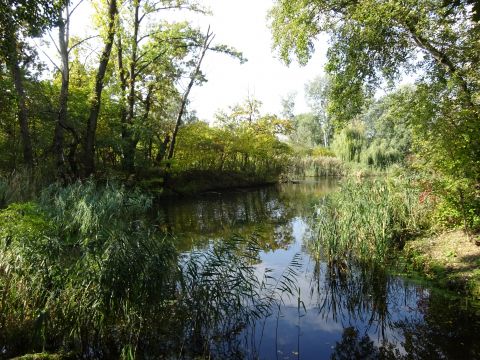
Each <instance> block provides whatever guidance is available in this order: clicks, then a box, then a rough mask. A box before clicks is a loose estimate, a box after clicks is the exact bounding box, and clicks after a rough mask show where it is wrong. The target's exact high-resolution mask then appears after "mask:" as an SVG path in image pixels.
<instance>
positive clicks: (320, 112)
mask: <svg viewBox="0 0 480 360" xmlns="http://www.w3.org/2000/svg"><path fill="white" fill-rule="evenodd" d="M329 92H330V79H329V78H328V76H317V77H316V78H315V79H313V80H311V81H309V82H308V83H307V84H305V97H306V100H307V104H308V106H309V107H310V109H311V110H312V112H313V113H314V114H315V116H316V118H317V119H318V121H319V123H320V124H319V125H320V128H321V129H322V134H323V146H325V147H328V145H329V143H330V137H331V135H332V124H331V121H330V116H329V114H328V105H329V97H330V94H329Z"/></svg>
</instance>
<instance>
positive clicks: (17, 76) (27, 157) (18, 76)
mask: <svg viewBox="0 0 480 360" xmlns="http://www.w3.org/2000/svg"><path fill="white" fill-rule="evenodd" d="M9 37H10V39H9V40H10V53H9V54H8V57H7V61H8V62H9V64H8V65H9V68H10V72H11V76H12V78H13V84H14V87H15V92H16V93H17V94H16V95H17V103H18V109H17V110H18V122H19V124H20V134H21V137H22V145H23V161H24V162H25V164H26V165H27V166H28V167H29V168H33V150H32V141H31V137H30V130H29V127H28V110H27V104H26V95H25V88H24V86H23V78H22V70H21V69H20V60H19V56H18V55H19V54H18V51H19V50H18V40H17V36H16V34H15V30H14V29H12V30H11V31H10V33H9Z"/></svg>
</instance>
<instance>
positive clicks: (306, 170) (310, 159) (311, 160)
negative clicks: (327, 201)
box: [289, 153, 346, 177]
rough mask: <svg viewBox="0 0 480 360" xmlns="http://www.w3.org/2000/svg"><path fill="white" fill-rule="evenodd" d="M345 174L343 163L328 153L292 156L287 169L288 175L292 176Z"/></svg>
mask: <svg viewBox="0 0 480 360" xmlns="http://www.w3.org/2000/svg"><path fill="white" fill-rule="evenodd" d="M345 174H346V168H345V165H344V163H343V162H342V161H341V160H340V159H338V158H336V157H334V156H331V154H330V153H327V155H312V156H301V157H298V158H294V160H293V161H292V165H291V167H290V169H289V175H292V176H294V177H305V176H313V177H325V176H344V175H345Z"/></svg>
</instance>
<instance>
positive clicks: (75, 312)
mask: <svg viewBox="0 0 480 360" xmlns="http://www.w3.org/2000/svg"><path fill="white" fill-rule="evenodd" d="M152 211H153V209H152V207H151V199H150V198H149V197H148V196H145V195H143V194H141V193H140V192H138V191H127V190H126V189H125V188H123V187H121V186H117V185H114V184H107V185H104V186H97V185H95V184H94V183H90V182H87V183H84V184H80V183H78V184H73V185H70V186H68V187H66V188H61V187H51V188H49V189H47V190H45V191H44V192H43V193H42V195H41V196H40V198H39V200H38V201H37V202H36V203H35V202H29V203H23V204H11V205H10V206H8V208H6V209H5V210H3V211H0V224H2V226H1V227H0V250H1V251H0V344H5V347H4V348H3V350H2V351H3V352H4V355H5V356H7V357H12V356H16V355H20V354H22V353H25V352H40V351H47V352H58V351H61V350H63V351H65V352H67V353H68V354H71V355H72V356H77V357H82V358H158V357H159V356H167V355H166V354H168V356H171V357H173V358H175V357H195V356H217V357H220V358H221V357H227V358H228V357H231V356H233V355H234V354H238V353H239V352H241V350H242V349H241V346H240V345H241V344H240V343H239V342H238V341H237V336H238V335H239V334H240V333H245V332H246V331H248V329H249V328H250V327H251V326H254V323H255V321H256V320H258V319H259V318H261V317H265V316H268V315H269V314H270V313H271V311H272V310H271V309H272V308H275V307H277V304H278V303H279V301H281V295H282V293H284V292H290V293H293V292H294V290H292V289H293V286H294V285H293V284H294V281H293V278H292V277H293V276H294V275H295V271H294V270H292V269H293V268H294V267H295V266H297V264H296V263H294V264H292V269H290V270H289V271H287V272H286V273H285V274H284V276H283V277H282V278H281V279H279V280H278V281H277V282H273V281H270V280H271V278H269V276H268V273H267V275H266V276H265V277H264V278H262V277H261V276H258V274H257V273H256V270H255V264H256V263H257V261H258V260H257V259H258V258H257V257H258V253H259V252H260V248H261V247H260V245H259V243H258V242H257V241H255V239H250V240H246V239H242V238H239V237H236V238H233V239H231V240H229V241H227V240H226V241H222V242H218V243H216V244H213V245H211V246H210V248H209V249H207V250H205V251H194V252H192V253H191V254H189V255H188V256H187V255H183V256H181V255H180V254H179V253H178V252H177V251H176V249H175V246H174V239H173V238H172V237H171V236H169V235H166V234H163V233H160V232H159V231H158V230H157V227H156V226H154V225H152V224H151V218H150V217H149V213H150V212H152ZM278 294H279V295H278ZM232 344H233V345H232ZM235 344H236V345H235Z"/></svg>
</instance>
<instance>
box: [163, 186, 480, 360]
mask: <svg viewBox="0 0 480 360" xmlns="http://www.w3.org/2000/svg"><path fill="white" fill-rule="evenodd" d="M336 188H337V183H336V182H335V181H326V180H324V181H320V182H315V181H310V182H309V181H305V182H301V183H299V184H287V185H279V186H276V187H266V188H260V189H249V190H238V191H234V192H225V193H219V192H211V193H208V194H204V195H202V196H199V197H197V198H193V199H180V200H179V199H172V200H169V201H167V202H166V203H163V204H162V205H161V207H160V208H159V215H160V219H161V221H160V222H159V223H160V224H162V225H161V226H163V227H164V231H167V232H168V233H170V234H173V235H174V236H175V238H176V242H177V247H178V248H179V249H180V251H181V252H182V253H183V254H184V255H185V256H189V254H191V253H192V252H195V253H199V252H200V253H201V252H202V251H207V250H208V249H210V248H211V247H212V244H215V243H218V242H222V241H223V239H226V238H229V237H232V236H235V235H238V236H241V237H242V238H248V237H251V236H254V237H255V238H256V239H257V243H258V244H259V247H260V249H259V253H258V254H257V255H258V256H257V257H256V260H255V261H254V262H255V264H254V269H255V274H256V275H257V276H258V277H259V278H262V277H264V276H265V274H268V275H269V276H271V278H272V279H273V280H272V281H273V284H274V287H275V286H276V287H275V289H276V295H275V296H276V302H275V304H276V305H275V306H273V307H272V308H271V309H270V311H269V314H268V316H266V317H260V318H258V319H256V321H255V322H254V323H253V324H250V325H248V326H245V328H244V329H242V330H241V331H238V333H237V334H236V335H235V336H234V337H233V339H232V337H231V336H230V337H229V339H228V340H226V339H216V340H215V341H213V342H216V346H214V344H213V343H212V347H211V349H212V356H213V357H218V358H233V357H235V358H260V359H478V358H480V307H478V306H477V305H475V304H471V303H470V302H468V301H466V300H465V299H461V298H454V297H452V296H447V295H446V294H445V293H443V292H441V291H436V290H435V289H431V288H429V287H428V286H427V287H426V286H425V285H420V284H417V283H414V282H411V281H409V280H406V279H403V278H401V277H397V276H391V275H389V274H388V273H386V272H385V271H382V270H379V269H375V267H374V266H373V265H372V266H369V267H368V269H366V268H365V267H364V266H362V267H360V266H358V265H355V264H343V263H342V264H327V263H326V262H323V261H315V260H314V259H313V258H312V257H310V255H309V251H308V242H309V241H311V239H312V238H314V237H315V234H313V233H312V230H311V227H310V221H311V220H310V216H311V214H312V213H313V211H314V206H315V204H316V203H318V201H319V199H321V198H322V197H323V196H326V195H327V194H328V193H329V192H331V191H334V190H335V189H336ZM289 270H292V271H290V272H289ZM285 278H288V279H290V280H292V281H291V282H288V284H289V286H288V291H287V290H286V289H285V287H282V286H281V283H282V279H283V280H285ZM275 284H276V285H275ZM232 311H235V310H232ZM230 315H231V316H232V317H233V316H234V315H235V314H230ZM227 316H228V311H227ZM219 344H220V345H219ZM232 344H233V345H232ZM232 348H234V350H232ZM225 349H227V350H225Z"/></svg>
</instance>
